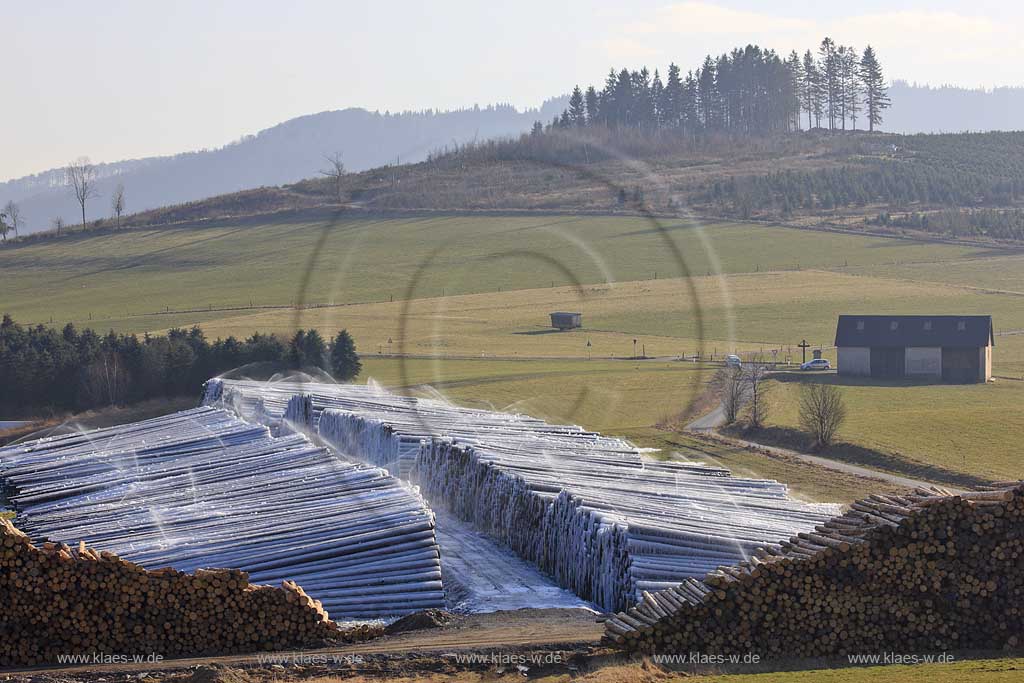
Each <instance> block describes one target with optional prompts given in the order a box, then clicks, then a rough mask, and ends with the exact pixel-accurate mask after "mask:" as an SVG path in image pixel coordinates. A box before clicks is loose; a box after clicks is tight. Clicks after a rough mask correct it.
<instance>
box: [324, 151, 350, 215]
mask: <svg viewBox="0 0 1024 683" xmlns="http://www.w3.org/2000/svg"><path fill="white" fill-rule="evenodd" d="M324 159H326V160H327V164H328V165H327V168H325V169H323V170H322V171H320V175H322V176H327V177H328V178H330V179H331V180H332V181H334V193H335V196H336V197H337V198H338V203H339V204H340V203H341V201H342V194H343V193H342V182H341V181H342V178H344V176H345V163H344V162H343V161H342V160H341V152H335V153H334V154H331V155H327V154H325V155H324Z"/></svg>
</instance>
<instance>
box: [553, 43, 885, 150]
mask: <svg viewBox="0 0 1024 683" xmlns="http://www.w3.org/2000/svg"><path fill="white" fill-rule="evenodd" d="M889 104H890V101H889V96H888V88H887V85H886V82H885V79H884V77H883V74H882V65H881V63H880V62H879V60H878V56H877V54H876V53H875V51H874V49H873V48H872V47H871V46H870V45H869V46H868V47H866V48H865V49H864V51H863V52H859V51H858V50H856V49H855V48H853V47H849V46H844V45H837V44H836V42H835V41H833V40H832V39H831V38H827V37H826V38H825V39H824V40H822V42H821V44H820V45H819V46H818V49H817V53H816V54H815V53H814V52H812V51H811V50H807V51H806V52H805V53H804V54H803V56H802V57H801V56H800V55H799V54H798V53H797V52H796V51H795V50H794V51H793V52H791V53H790V54H789V56H788V57H781V56H779V55H778V54H777V53H776V52H775V51H774V50H765V49H762V48H761V47H759V46H757V45H748V46H746V47H744V48H735V49H733V50H732V51H731V52H729V53H726V54H722V55H721V56H719V57H717V58H715V57H712V56H711V55H708V56H707V57H705V58H704V62H703V63H702V64H701V65H700V66H699V67H697V68H696V69H695V70H690V71H688V72H687V73H686V75H685V76H684V75H683V74H682V70H681V69H680V68H679V66H677V65H676V64H674V63H673V64H670V65H669V67H668V70H667V71H666V72H665V79H664V81H663V80H662V77H661V74H660V73H659V71H658V70H657V69H655V71H654V74H653V75H652V74H651V72H650V71H649V70H648V68H647V67H646V66H645V67H643V68H642V69H640V70H638V71H637V70H634V71H630V70H628V69H622V70H620V71H615V69H612V70H611V71H609V73H608V76H607V78H606V79H605V83H604V86H603V87H602V88H601V89H600V90H598V89H597V88H596V87H595V86H593V85H591V86H589V87H587V88H586V89H585V90H584V89H581V88H580V86H579V85H577V86H576V87H574V88H573V90H572V95H571V96H570V98H569V106H568V108H567V109H565V110H564V111H563V112H562V115H561V116H559V117H556V118H555V119H554V120H553V121H552V122H551V123H550V124H549V126H548V128H549V129H557V128H572V127H587V126H607V127H609V128H638V129H642V130H658V129H669V130H673V131H677V132H679V133H681V134H684V135H691V136H694V135H698V134H702V133H707V132H730V133H743V134H766V133H773V132H778V131H792V130H797V129H799V128H801V127H802V122H803V121H804V119H805V118H806V123H807V128H828V129H829V130H837V129H843V130H845V129H846V127H847V123H848V122H849V125H850V128H852V129H856V128H857V125H858V122H859V121H860V120H861V115H862V114H863V118H864V120H865V121H866V122H867V127H868V130H871V131H873V130H874V129H875V127H876V126H878V125H879V124H881V122H882V112H883V111H884V110H885V109H886V108H888V107H889ZM533 132H534V133H540V132H543V126H542V125H541V123H540V122H537V123H535V124H534V129H533Z"/></svg>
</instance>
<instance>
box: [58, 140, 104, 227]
mask: <svg viewBox="0 0 1024 683" xmlns="http://www.w3.org/2000/svg"><path fill="white" fill-rule="evenodd" d="M64 176H65V178H67V183H68V185H70V186H71V191H72V192H73V193H74V195H75V200H76V201H77V202H78V205H79V206H81V207H82V229H83V230H84V229H85V203H86V202H87V201H89V200H90V199H92V198H93V197H96V196H97V194H96V188H95V187H94V183H95V181H96V167H95V166H93V165H92V162H90V161H89V157H78V159H76V160H74V161H72V162H71V163H70V164H68V165H67V167H66V168H65V169H64Z"/></svg>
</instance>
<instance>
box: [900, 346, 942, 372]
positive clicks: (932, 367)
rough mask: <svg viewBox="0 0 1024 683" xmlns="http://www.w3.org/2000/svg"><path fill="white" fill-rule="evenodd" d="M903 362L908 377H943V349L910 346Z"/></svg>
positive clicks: (906, 350) (905, 352) (905, 351)
mask: <svg viewBox="0 0 1024 683" xmlns="http://www.w3.org/2000/svg"><path fill="white" fill-rule="evenodd" d="M903 360H904V366H905V368H906V370H905V372H906V373H907V374H908V375H913V376H917V377H920V376H932V377H942V348H941V347H938V346H908V347H907V348H906V349H905V350H904V356H903Z"/></svg>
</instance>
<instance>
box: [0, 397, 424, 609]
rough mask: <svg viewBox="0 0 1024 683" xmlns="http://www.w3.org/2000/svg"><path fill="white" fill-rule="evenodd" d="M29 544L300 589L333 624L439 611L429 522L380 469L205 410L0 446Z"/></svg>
mask: <svg viewBox="0 0 1024 683" xmlns="http://www.w3.org/2000/svg"><path fill="white" fill-rule="evenodd" d="M0 476H3V477H4V480H5V481H6V482H7V483H8V484H9V485H10V486H12V487H13V490H12V492H11V493H10V495H9V497H10V499H11V500H12V502H13V503H14V505H15V508H16V510H17V512H18V517H17V519H18V524H19V526H20V527H21V528H22V529H23V530H24V531H25V532H27V533H28V534H30V535H31V536H32V537H33V538H36V539H42V540H48V541H57V542H65V543H72V542H75V541H76V540H77V539H88V541H89V542H90V544H92V545H95V546H96V547H97V548H99V549H100V550H103V551H107V552H111V553H116V554H118V555H120V556H121V557H124V558H126V559H128V560H131V561H133V562H136V563H138V564H140V565H142V566H144V567H148V568H156V567H165V566H170V567H174V568H175V569H178V570H181V571H194V570H197V569H199V568H202V567H232V568H236V569H240V570H244V571H246V572H248V573H249V574H250V575H251V578H252V580H253V581H256V582H259V583H272V584H277V583H280V582H282V581H285V580H292V581H297V582H298V583H300V584H301V585H303V586H304V587H305V588H306V590H308V591H310V593H312V594H313V595H315V596H316V597H317V598H318V599H319V600H321V601H322V603H323V605H324V606H325V607H326V608H327V609H328V610H330V611H331V613H332V614H333V615H334V616H335V618H344V619H366V618H380V617H388V616H394V615H401V614H407V613H409V612H413V611H416V610H419V609H426V608H431V607H443V606H444V591H443V587H442V581H441V567H440V554H439V550H438V547H437V543H436V540H435V537H434V517H433V513H431V512H430V510H429V509H428V508H427V507H426V504H425V502H424V501H423V499H422V498H421V497H420V496H419V495H418V494H417V493H415V492H414V491H412V490H411V489H410V488H409V487H408V486H406V485H403V484H402V483H401V482H399V481H398V480H396V479H395V478H394V477H391V476H389V475H388V474H387V473H386V472H384V471H383V470H381V469H379V468H376V467H369V466H366V465H363V464H358V463H352V462H347V461H344V460H341V459H339V458H338V457H337V456H335V455H333V454H332V453H331V452H330V451H329V450H328V449H326V448H323V447H319V446H314V445H313V444H311V443H310V442H309V440H308V439H307V438H306V437H304V436H302V435H298V434H290V435H285V436H282V437H272V436H271V435H270V434H269V432H268V429H267V428H266V427H265V426H262V425H252V424H249V423H246V422H244V421H242V420H240V419H238V417H236V416H235V415H234V414H232V413H230V412H228V411H225V410H220V409H213V408H209V407H202V408H197V409H194V410H189V411H183V412H181V413H175V414H173V415H169V416H164V417H160V418H155V419H152V420H146V421H144V422H138V423H134V424H130V425H121V426H118V427H112V428H108V429H101V430H95V431H92V432H83V433H80V434H72V435H68V436H60V437H52V438H44V439H39V440H37V441H33V442H28V443H24V444H20V445H17V446H13V447H9V448H6V449H0Z"/></svg>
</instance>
